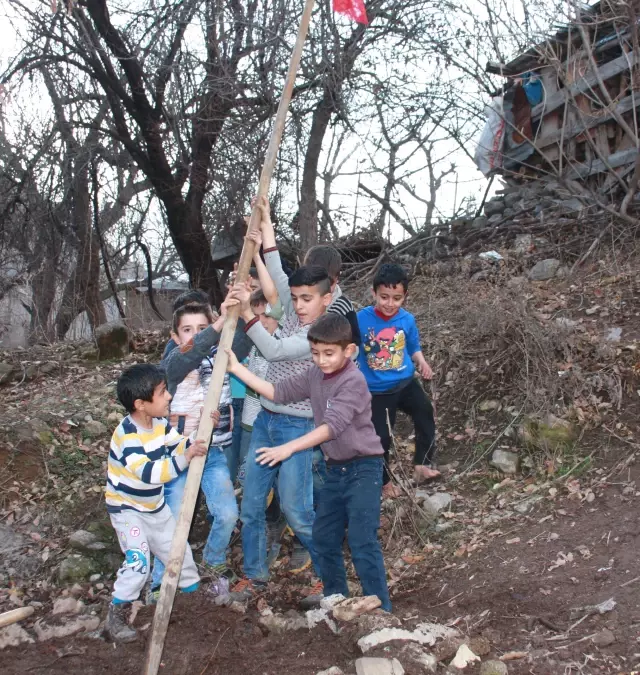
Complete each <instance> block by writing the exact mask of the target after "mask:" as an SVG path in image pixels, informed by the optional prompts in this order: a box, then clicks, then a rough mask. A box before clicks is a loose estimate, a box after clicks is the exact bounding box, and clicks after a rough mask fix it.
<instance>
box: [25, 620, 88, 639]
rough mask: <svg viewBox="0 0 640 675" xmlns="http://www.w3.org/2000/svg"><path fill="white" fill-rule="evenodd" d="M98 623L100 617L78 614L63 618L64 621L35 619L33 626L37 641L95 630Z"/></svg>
mask: <svg viewBox="0 0 640 675" xmlns="http://www.w3.org/2000/svg"><path fill="white" fill-rule="evenodd" d="M99 625H100V619H99V618H98V617H97V616H88V615H84V616H78V617H76V618H75V619H72V620H68V619H65V621H64V623H60V624H58V623H56V622H53V621H47V622H45V621H37V622H36V625H35V626H34V630H35V631H36V635H37V636H38V641H39V642H44V641H45V640H53V639H54V638H64V637H69V636H70V635H75V634H76V633H80V632H81V631H84V632H85V633H89V632H90V631H92V630H97V629H98V626H99Z"/></svg>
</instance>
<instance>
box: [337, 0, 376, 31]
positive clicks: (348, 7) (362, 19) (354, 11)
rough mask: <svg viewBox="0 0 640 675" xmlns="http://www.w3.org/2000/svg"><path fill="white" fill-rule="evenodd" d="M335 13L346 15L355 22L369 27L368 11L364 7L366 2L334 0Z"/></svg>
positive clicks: (359, 0)
mask: <svg viewBox="0 0 640 675" xmlns="http://www.w3.org/2000/svg"><path fill="white" fill-rule="evenodd" d="M333 11H334V12H337V13H338V14H344V15H345V16H348V17H349V18H350V19H353V21H357V22H358V23H363V24H364V25H365V26H367V25H369V19H367V10H366V9H365V7H364V0H333Z"/></svg>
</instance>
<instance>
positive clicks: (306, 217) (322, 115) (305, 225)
mask: <svg viewBox="0 0 640 675" xmlns="http://www.w3.org/2000/svg"><path fill="white" fill-rule="evenodd" d="M333 110H334V105H333V95H332V92H331V91H330V90H329V89H326V88H325V90H324V93H323V94H322V98H321V99H320V102H319V103H318V105H317V106H316V109H315V110H314V111H313V119H312V122H311V132H310V133H309V142H308V143H307V151H306V153H305V156H304V167H303V171H302V186H301V189H300V208H299V210H298V227H299V231H300V246H301V248H302V250H303V251H307V250H308V249H310V248H311V247H312V246H314V245H315V244H317V243H318V196H317V191H316V180H317V177H318V163H319V161H320V154H321V152H322V143H323V141H324V135H325V133H326V131H327V127H328V126H329V121H330V120H331V115H332V114H333Z"/></svg>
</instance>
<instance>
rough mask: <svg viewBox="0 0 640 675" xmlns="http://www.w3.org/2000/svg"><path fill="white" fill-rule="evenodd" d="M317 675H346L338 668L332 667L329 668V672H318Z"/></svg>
mask: <svg viewBox="0 0 640 675" xmlns="http://www.w3.org/2000/svg"><path fill="white" fill-rule="evenodd" d="M316 675H344V673H343V672H342V670H341V669H340V668H338V666H331V668H327V670H320V671H318V672H317V673H316Z"/></svg>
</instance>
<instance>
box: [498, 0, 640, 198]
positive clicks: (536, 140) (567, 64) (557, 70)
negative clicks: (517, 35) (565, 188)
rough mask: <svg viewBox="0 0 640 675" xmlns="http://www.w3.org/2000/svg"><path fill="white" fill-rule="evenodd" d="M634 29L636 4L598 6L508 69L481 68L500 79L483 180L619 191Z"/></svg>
mask: <svg viewBox="0 0 640 675" xmlns="http://www.w3.org/2000/svg"><path fill="white" fill-rule="evenodd" d="M639 22H640V0H629V2H624V3H623V2H605V1H602V2H599V3H597V4H596V5H592V6H590V7H585V8H583V9H578V10H576V17H575V19H574V20H573V21H571V22H569V23H568V24H567V25H566V26H563V27H561V28H559V29H558V31H557V33H556V34H555V35H554V36H553V37H551V38H550V39H548V40H546V41H545V42H543V43H541V44H539V45H536V46H535V47H532V48H531V49H529V50H528V51H526V52H525V53H523V54H520V55H519V56H518V57H516V58H515V59H513V60H512V61H510V62H509V63H505V64H502V63H496V62H489V63H488V64H487V68H486V70H487V72H489V73H493V74H496V75H501V76H503V77H504V78H505V84H504V87H503V89H502V90H501V91H500V92H497V93H496V98H495V99H494V101H495V102H496V103H494V106H495V107H496V108H497V109H498V114H500V116H501V118H502V121H503V127H502V138H501V139H498V140H499V142H496V144H495V146H494V147H493V153H494V154H493V155H492V161H493V165H492V167H491V169H492V170H491V171H490V173H498V174H501V175H503V176H505V177H508V176H511V177H517V176H521V177H527V176H528V177H540V176H542V175H552V176H553V175H556V176H557V175H560V176H562V177H563V178H566V179H573V180H580V181H582V182H586V183H589V184H590V187H591V188H592V189H597V190H598V191H600V192H601V193H608V192H611V191H612V190H613V189H614V188H615V187H616V186H618V185H620V186H621V187H626V186H625V185H624V183H623V181H622V179H623V178H624V177H625V176H626V175H627V174H629V173H631V172H632V171H633V168H634V165H635V162H636V158H637V157H638V106H639V105H640V91H639V87H640V75H639V74H638V63H639V58H640V47H639V46H638V45H639V41H638V33H639V31H638V23H639ZM500 107H501V110H500ZM485 173H489V172H487V171H485Z"/></svg>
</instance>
